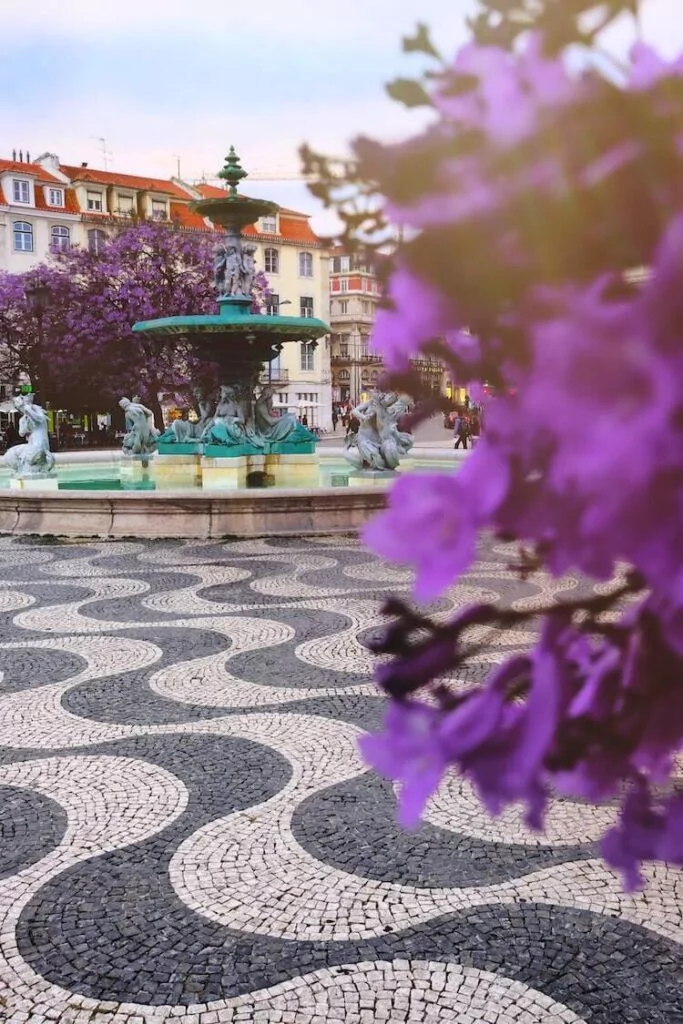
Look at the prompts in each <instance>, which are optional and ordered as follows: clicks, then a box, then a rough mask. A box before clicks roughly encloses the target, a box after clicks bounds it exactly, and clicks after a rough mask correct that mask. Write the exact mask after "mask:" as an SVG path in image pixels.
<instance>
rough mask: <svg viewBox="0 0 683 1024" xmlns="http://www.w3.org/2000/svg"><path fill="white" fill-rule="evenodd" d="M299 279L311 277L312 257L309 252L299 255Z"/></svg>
mask: <svg viewBox="0 0 683 1024" xmlns="http://www.w3.org/2000/svg"><path fill="white" fill-rule="evenodd" d="M299 277H313V256H312V255H311V253H310V252H300V253H299Z"/></svg>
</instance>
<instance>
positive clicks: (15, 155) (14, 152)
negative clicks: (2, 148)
mask: <svg viewBox="0 0 683 1024" xmlns="http://www.w3.org/2000/svg"><path fill="white" fill-rule="evenodd" d="M12 160H13V161H14V163H16V162H17V151H16V149H13V150H12Z"/></svg>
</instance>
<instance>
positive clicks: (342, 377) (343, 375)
mask: <svg viewBox="0 0 683 1024" xmlns="http://www.w3.org/2000/svg"><path fill="white" fill-rule="evenodd" d="M350 377H351V374H350V373H349V371H348V370H340V371H339V380H349V378H350Z"/></svg>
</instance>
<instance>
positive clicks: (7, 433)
mask: <svg viewBox="0 0 683 1024" xmlns="http://www.w3.org/2000/svg"><path fill="white" fill-rule="evenodd" d="M21 440H22V439H21V437H20V436H19V431H18V430H17V428H16V426H15V425H14V421H13V420H10V421H9V423H8V424H7V426H6V427H5V429H4V431H3V441H4V443H5V448H12V447H13V446H14V445H15V444H21Z"/></svg>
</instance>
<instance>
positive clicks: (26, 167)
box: [0, 160, 64, 185]
mask: <svg viewBox="0 0 683 1024" xmlns="http://www.w3.org/2000/svg"><path fill="white" fill-rule="evenodd" d="M6 171H14V172H15V173H17V174H28V175H33V176H35V177H36V178H37V179H38V181H48V182H50V184H54V183H55V182H57V183H58V184H60V185H63V184H64V182H62V181H60V180H59V178H56V177H55V176H54V174H50V172H49V171H46V170H45V168H44V167H41V166H40V164H24V163H20V162H19V161H18V160H0V174H4V173H5V172H6Z"/></svg>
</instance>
